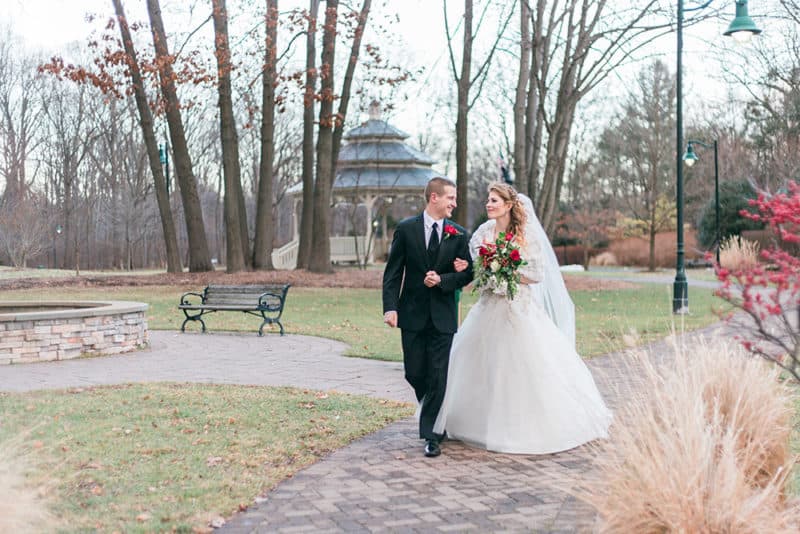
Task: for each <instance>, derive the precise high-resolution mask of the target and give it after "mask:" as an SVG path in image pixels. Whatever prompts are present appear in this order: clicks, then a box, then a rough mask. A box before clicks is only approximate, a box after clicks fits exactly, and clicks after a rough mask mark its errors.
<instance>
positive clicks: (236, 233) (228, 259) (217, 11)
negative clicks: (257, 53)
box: [211, 0, 245, 273]
mask: <svg viewBox="0 0 800 534" xmlns="http://www.w3.org/2000/svg"><path fill="white" fill-rule="evenodd" d="M211 4H212V17H213V19H214V52H215V56H216V57H217V73H218V74H217V76H218V80H217V84H218V86H217V88H218V94H219V129H220V135H221V137H222V172H223V174H224V177H225V178H224V179H225V200H224V203H225V241H226V243H227V247H226V254H225V266H226V271H227V272H229V273H238V272H240V271H243V270H244V269H245V256H244V249H243V247H242V234H241V228H240V226H239V217H240V215H239V198H240V196H241V176H240V173H239V141H238V139H237V136H236V119H234V116H233V97H232V92H233V91H232V88H231V69H232V66H231V51H230V46H229V45H228V10H227V7H226V5H225V0H212V1H211ZM237 183H238V184H239V187H237V186H236V184H237Z"/></svg>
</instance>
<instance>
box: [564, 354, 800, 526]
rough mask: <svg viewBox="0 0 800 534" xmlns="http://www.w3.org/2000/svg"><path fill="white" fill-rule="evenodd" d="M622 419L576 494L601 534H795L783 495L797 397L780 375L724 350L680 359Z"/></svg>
mask: <svg viewBox="0 0 800 534" xmlns="http://www.w3.org/2000/svg"><path fill="white" fill-rule="evenodd" d="M676 353H677V355H676V361H675V362H673V363H674V365H673V363H671V364H670V365H669V366H667V367H664V368H663V369H657V368H656V366H655V365H654V364H653V363H652V362H650V360H649V359H648V358H646V357H643V358H641V361H637V362H636V363H637V366H638V369H631V372H644V383H643V384H641V387H639V386H637V387H636V389H635V391H634V392H633V393H625V397H624V398H625V399H626V400H625V402H624V404H623V405H622V406H621V409H620V410H619V411H618V412H617V414H616V416H615V417H616V420H615V423H614V425H613V426H612V429H611V435H610V438H609V440H607V441H605V442H600V443H599V444H598V445H597V446H596V448H594V449H593V451H594V466H595V469H594V470H593V471H592V472H591V473H590V474H589V475H588V478H587V479H586V480H585V481H584V482H582V483H581V484H580V486H579V488H578V489H577V490H576V494H577V496H578V497H580V498H581V499H583V500H585V501H587V502H589V503H590V504H592V505H593V506H594V507H595V508H596V509H597V510H598V512H599V514H600V519H601V526H600V528H601V530H602V531H603V532H637V533H651V532H659V533H661V532H687V533H690V532H709V533H711V532H731V533H733V532H736V533H740V532H743V533H750V532H752V533H756V532H771V533H778V532H798V530H800V506H798V505H797V502H796V501H788V500H787V498H786V495H785V489H786V483H787V478H788V476H789V474H790V472H791V468H792V466H793V464H794V461H795V459H794V458H792V456H791V452H790V450H789V437H790V433H791V431H792V418H793V390H791V389H790V388H789V386H786V385H783V384H781V383H780V382H779V381H778V370H777V369H776V368H775V367H770V366H768V365H767V364H765V363H764V362H762V361H761V360H759V359H756V358H751V357H747V356H746V355H745V354H744V353H743V351H742V350H741V349H739V348H738V347H736V346H732V345H728V344H726V343H724V342H722V341H718V342H715V343H714V344H713V346H712V345H708V344H702V345H700V346H696V347H692V350H691V351H690V352H689V351H682V350H676Z"/></svg>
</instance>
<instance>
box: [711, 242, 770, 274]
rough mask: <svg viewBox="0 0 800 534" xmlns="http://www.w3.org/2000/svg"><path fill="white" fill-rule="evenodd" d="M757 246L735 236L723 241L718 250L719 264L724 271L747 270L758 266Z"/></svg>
mask: <svg viewBox="0 0 800 534" xmlns="http://www.w3.org/2000/svg"><path fill="white" fill-rule="evenodd" d="M759 248H760V247H759V245H758V243H756V242H755V241H748V240H747V239H742V238H741V237H737V236H730V237H728V238H726V239H723V241H722V244H721V245H720V248H719V263H720V265H722V266H723V267H725V268H726V269H732V270H738V269H749V268H751V267H755V266H756V265H757V264H758V253H759Z"/></svg>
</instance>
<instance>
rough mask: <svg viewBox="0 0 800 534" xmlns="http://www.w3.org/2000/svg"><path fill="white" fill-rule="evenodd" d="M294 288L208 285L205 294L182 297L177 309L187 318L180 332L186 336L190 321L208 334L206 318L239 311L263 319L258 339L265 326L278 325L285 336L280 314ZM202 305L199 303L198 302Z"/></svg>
mask: <svg viewBox="0 0 800 534" xmlns="http://www.w3.org/2000/svg"><path fill="white" fill-rule="evenodd" d="M290 285H291V284H286V285H247V286H224V285H213V284H212V285H209V286H207V287H206V288H205V289H204V290H203V293H194V292H191V291H190V292H188V293H184V294H183V295H182V296H181V302H180V304H178V309H180V310H183V314H184V315H185V316H186V319H184V321H183V324H182V325H181V332H184V331H185V330H184V329H185V328H186V323H188V322H189V321H200V324H201V325H203V332H205V331H206V323H205V322H204V321H203V315H205V314H207V313H211V312H217V311H240V312H244V313H249V314H250V315H255V316H261V318H262V319H263V321H262V322H261V326H260V327H259V328H258V335H259V336H261V335H264V325H267V324H273V323H275V324H277V325H278V326H279V327H280V329H281V335H283V325H282V324H281V314H282V313H283V306H284V304H286V292H287V291H289V287H290ZM198 298H199V299H200V302H197V299H198Z"/></svg>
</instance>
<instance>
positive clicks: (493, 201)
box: [486, 191, 511, 219]
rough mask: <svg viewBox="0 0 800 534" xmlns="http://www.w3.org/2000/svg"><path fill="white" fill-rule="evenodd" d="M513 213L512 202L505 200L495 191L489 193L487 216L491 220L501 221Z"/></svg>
mask: <svg viewBox="0 0 800 534" xmlns="http://www.w3.org/2000/svg"><path fill="white" fill-rule="evenodd" d="M510 211H511V201H508V200H503V199H502V198H500V195H498V194H497V193H495V192H494V191H491V192H489V198H488V199H487V200H486V215H487V217H489V218H490V219H499V218H501V217H503V216H504V215H507V214H508V213H509V212H510Z"/></svg>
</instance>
